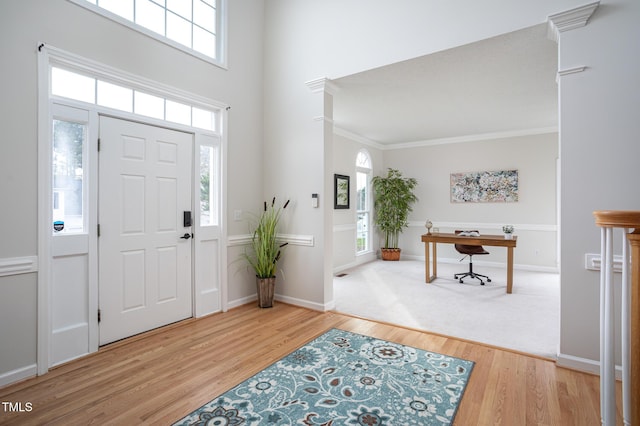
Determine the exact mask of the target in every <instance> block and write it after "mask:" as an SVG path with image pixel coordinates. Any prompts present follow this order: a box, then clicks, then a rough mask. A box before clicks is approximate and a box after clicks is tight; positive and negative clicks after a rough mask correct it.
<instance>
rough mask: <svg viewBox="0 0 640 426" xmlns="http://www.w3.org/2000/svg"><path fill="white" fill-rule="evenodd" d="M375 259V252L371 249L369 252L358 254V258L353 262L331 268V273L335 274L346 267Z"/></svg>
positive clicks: (353, 266)
mask: <svg viewBox="0 0 640 426" xmlns="http://www.w3.org/2000/svg"><path fill="white" fill-rule="evenodd" d="M376 259H377V256H376V253H375V252H373V251H372V252H370V253H366V254H363V255H361V256H358V258H357V259H356V260H355V261H354V262H350V263H347V264H345V265H340V266H336V267H335V268H333V273H334V274H337V273H340V272H342V271H346V270H347V269H351V268H355V267H356V266H360V265H363V264H365V263H369V262H373V261H374V260H376Z"/></svg>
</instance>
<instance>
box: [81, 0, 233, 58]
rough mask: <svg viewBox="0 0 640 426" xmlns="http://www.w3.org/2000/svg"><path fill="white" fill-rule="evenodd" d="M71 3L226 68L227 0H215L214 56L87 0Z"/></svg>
mask: <svg viewBox="0 0 640 426" xmlns="http://www.w3.org/2000/svg"><path fill="white" fill-rule="evenodd" d="M68 1H69V2H71V3H74V4H77V5H78V6H80V7H83V8H85V9H88V10H90V11H92V12H94V13H97V14H98V15H101V16H104V17H105V18H107V19H110V20H112V21H114V22H117V23H119V24H121V25H124V26H125V27H128V28H131V29H132V30H134V31H137V32H139V33H141V34H144V35H146V36H148V37H151V38H153V39H155V40H158V41H160V42H161V43H164V44H166V45H168V46H171V47H174V48H176V49H178V50H181V51H183V52H185V53H188V54H189V55H192V56H195V57H196V58H199V59H202V60H203V61H206V62H209V63H211V64H213V65H216V66H218V67H220V68H224V69H227V1H228V0H217V7H216V20H217V22H216V33H215V35H216V57H215V58H212V57H210V56H207V55H205V54H204V53H201V52H198V51H196V50H193V49H192V48H191V47H188V46H185V45H183V44H181V43H178V42H177V41H174V40H172V39H170V38H168V37H166V36H164V35H162V34H158V33H156V32H154V31H151V30H149V29H147V28H145V27H143V26H142V25H139V24H137V23H135V22H133V21H130V20H128V19H126V18H123V17H122V16H119V15H116V14H115V13H113V12H110V11H108V10H106V9H103V8H101V7H99V6H96V5H95V4H92V3H91V2H89V1H87V0H68ZM191 25H192V26H193V25H197V24H194V22H193V19H192V20H191Z"/></svg>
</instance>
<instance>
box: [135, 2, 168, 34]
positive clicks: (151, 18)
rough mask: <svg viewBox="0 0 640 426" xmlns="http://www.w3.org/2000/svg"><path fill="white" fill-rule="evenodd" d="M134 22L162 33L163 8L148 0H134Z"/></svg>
mask: <svg viewBox="0 0 640 426" xmlns="http://www.w3.org/2000/svg"><path fill="white" fill-rule="evenodd" d="M136 23H138V24H140V25H142V26H143V27H145V28H148V29H150V30H151V31H153V32H156V33H158V34H161V35H164V8H162V7H160V6H158V5H157V4H155V3H153V2H151V1H149V0H136Z"/></svg>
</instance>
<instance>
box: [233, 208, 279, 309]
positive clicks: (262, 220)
mask: <svg viewBox="0 0 640 426" xmlns="http://www.w3.org/2000/svg"><path fill="white" fill-rule="evenodd" d="M275 203H276V198H275V197H273V199H272V200H271V205H268V204H267V202H266V201H265V202H264V208H263V211H262V213H261V214H260V215H259V216H258V217H257V220H256V222H255V223H254V225H253V226H254V230H253V232H252V235H251V242H250V243H249V250H248V251H245V253H244V258H245V259H246V260H247V262H248V263H249V265H250V266H251V268H253V270H254V272H255V274H256V287H257V292H258V306H259V307H261V308H270V307H272V306H273V299H274V294H275V293H274V292H275V283H276V269H277V266H278V261H279V260H280V256H281V254H282V248H283V247H284V246H286V245H287V244H288V243H286V242H285V243H280V242H279V241H278V225H279V222H280V217H281V215H282V211H283V210H284V209H286V208H287V206H288V205H289V200H287V202H286V203H284V205H283V206H282V207H277V206H276V205H275Z"/></svg>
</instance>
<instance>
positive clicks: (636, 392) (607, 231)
mask: <svg viewBox="0 0 640 426" xmlns="http://www.w3.org/2000/svg"><path fill="white" fill-rule="evenodd" d="M593 215H594V216H595V220H596V225H597V226H599V227H600V228H602V231H601V232H602V236H601V240H602V249H601V251H602V253H601V254H600V255H601V256H602V259H601V262H600V265H601V275H600V286H601V291H600V298H601V301H600V346H601V348H600V394H601V395H600V411H601V416H602V424H603V425H607V426H608V425H615V424H616V417H615V406H616V403H615V401H616V397H615V373H614V368H615V365H614V364H615V360H614V358H613V353H614V352H613V351H614V348H613V342H614V340H615V339H614V337H613V336H612V334H613V309H614V308H613V304H614V301H613V266H612V265H613V253H611V251H612V239H613V232H612V228H623V229H624V231H625V240H624V241H623V247H622V255H623V260H622V261H623V270H622V393H623V395H622V403H623V417H624V424H625V425H640V211H630V210H599V211H595V212H593ZM629 248H630V249H631V255H630V256H629V253H628V249H629ZM629 258H630V259H629ZM629 260H630V268H629ZM629 269H631V270H630V271H629Z"/></svg>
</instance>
